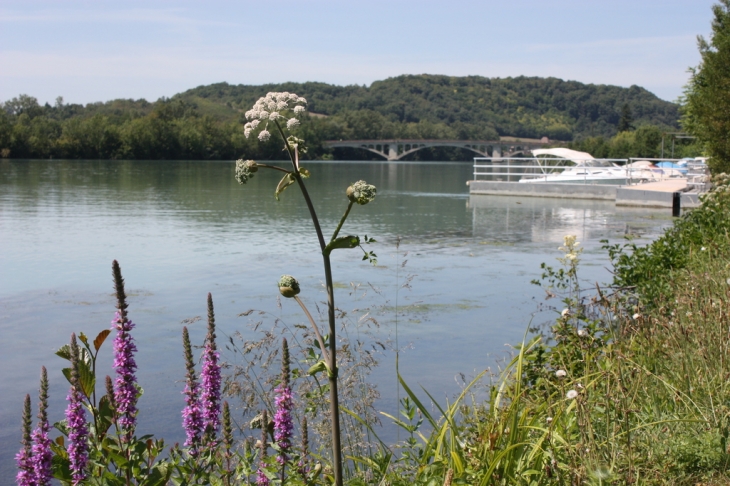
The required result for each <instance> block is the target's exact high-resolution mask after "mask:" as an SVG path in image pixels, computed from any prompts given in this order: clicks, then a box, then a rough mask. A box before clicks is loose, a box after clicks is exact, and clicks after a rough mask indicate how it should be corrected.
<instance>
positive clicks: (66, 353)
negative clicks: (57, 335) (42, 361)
mask: <svg viewBox="0 0 730 486" xmlns="http://www.w3.org/2000/svg"><path fill="white" fill-rule="evenodd" d="M56 356H60V357H62V358H63V359H67V360H69V361H71V346H69V345H68V344H64V345H63V346H61V347H60V348H59V349H58V351H56Z"/></svg>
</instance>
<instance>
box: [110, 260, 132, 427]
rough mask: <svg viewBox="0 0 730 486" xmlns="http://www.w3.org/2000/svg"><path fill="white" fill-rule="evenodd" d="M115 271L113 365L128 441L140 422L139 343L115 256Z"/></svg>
mask: <svg viewBox="0 0 730 486" xmlns="http://www.w3.org/2000/svg"><path fill="white" fill-rule="evenodd" d="M112 275H113V276H114V290H115V291H116V294H117V312H116V314H115V316H114V320H113V321H112V330H114V329H116V330H117V336H116V337H115V338H114V368H115V369H116V371H117V379H116V381H115V388H116V391H115V394H114V395H115V397H114V398H115V400H114V401H115V402H116V406H117V409H116V413H117V417H118V419H117V424H118V425H119V428H120V429H121V430H122V434H123V435H122V440H124V441H129V440H131V439H132V436H133V435H134V429H135V427H136V425H137V377H136V376H135V371H137V363H136V362H135V361H134V353H135V352H137V346H135V345H134V339H132V335H131V334H129V332H130V331H131V330H132V329H134V324H133V323H132V321H130V320H129V319H127V307H128V306H127V295H126V294H125V293H124V279H123V278H122V270H121V269H120V268H119V263H118V262H117V261H116V260H114V261H113V262H112Z"/></svg>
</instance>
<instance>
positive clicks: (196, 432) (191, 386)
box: [182, 327, 203, 457]
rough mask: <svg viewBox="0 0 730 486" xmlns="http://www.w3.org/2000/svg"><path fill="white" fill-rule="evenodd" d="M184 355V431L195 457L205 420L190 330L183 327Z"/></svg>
mask: <svg viewBox="0 0 730 486" xmlns="http://www.w3.org/2000/svg"><path fill="white" fill-rule="evenodd" d="M183 354H184V356H185V367H186V368H187V377H186V380H185V390H183V395H185V408H183V411H182V417H183V429H185V435H186V436H187V439H186V440H185V446H186V447H189V448H190V451H189V452H190V455H191V456H193V457H195V456H196V455H197V454H198V448H199V447H200V436H201V434H202V430H203V419H202V416H201V413H200V404H199V403H198V398H199V396H200V386H199V385H198V381H197V378H196V377H195V364H194V363H193V351H192V349H191V346H190V336H189V334H188V328H187V327H183Z"/></svg>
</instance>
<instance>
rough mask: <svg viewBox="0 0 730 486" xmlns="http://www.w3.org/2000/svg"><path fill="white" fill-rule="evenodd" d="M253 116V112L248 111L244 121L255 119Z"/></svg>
mask: <svg viewBox="0 0 730 486" xmlns="http://www.w3.org/2000/svg"><path fill="white" fill-rule="evenodd" d="M253 114H254V110H248V111H247V112H246V120H250V119H251V118H256V117H255V116H253Z"/></svg>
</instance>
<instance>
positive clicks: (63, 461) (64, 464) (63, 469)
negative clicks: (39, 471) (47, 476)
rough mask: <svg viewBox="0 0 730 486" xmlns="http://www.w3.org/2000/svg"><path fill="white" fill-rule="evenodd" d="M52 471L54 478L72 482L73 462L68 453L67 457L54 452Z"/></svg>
mask: <svg viewBox="0 0 730 486" xmlns="http://www.w3.org/2000/svg"><path fill="white" fill-rule="evenodd" d="M54 452H55V451H54ZM64 452H65V451H64ZM51 471H52V473H53V477H54V478H56V479H58V480H60V481H63V482H67V483H69V484H70V483H71V481H72V480H73V478H72V477H71V462H70V461H69V460H68V454H67V455H66V456H65V457H64V456H62V455H60V454H54V455H53V458H52V459H51Z"/></svg>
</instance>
